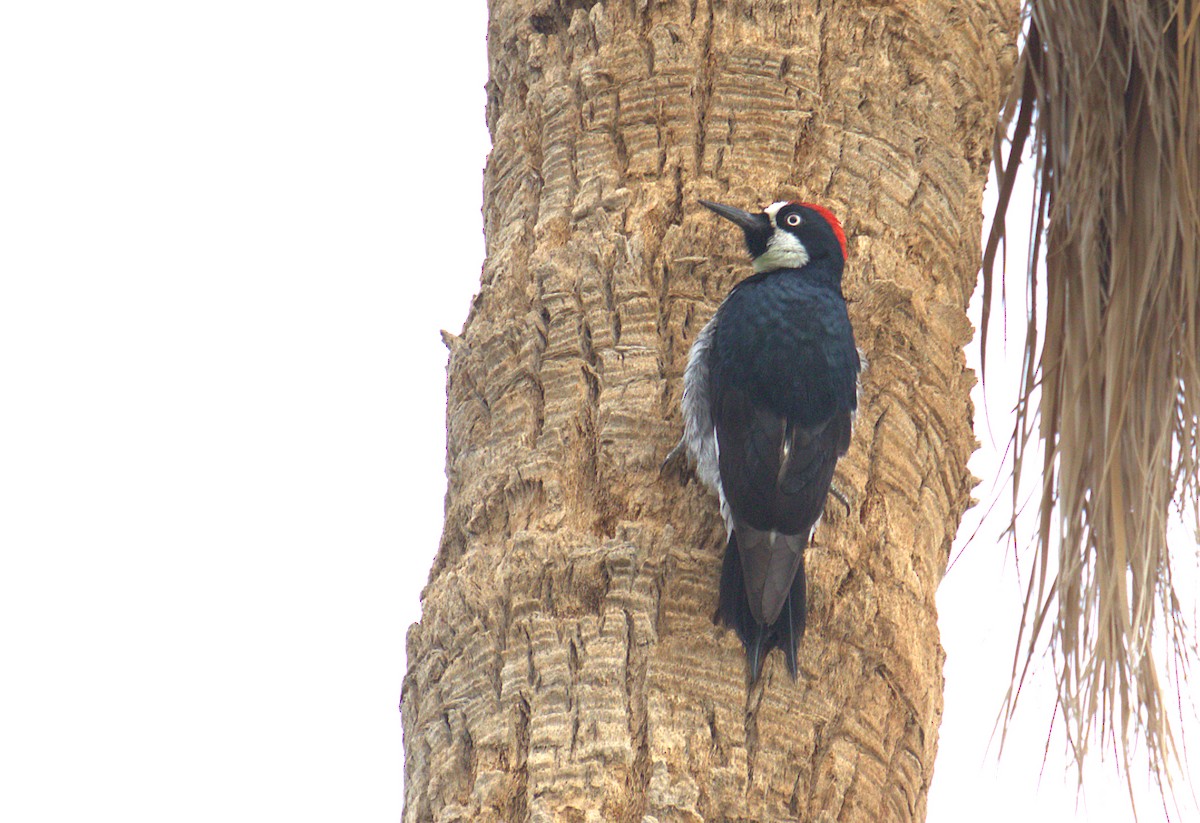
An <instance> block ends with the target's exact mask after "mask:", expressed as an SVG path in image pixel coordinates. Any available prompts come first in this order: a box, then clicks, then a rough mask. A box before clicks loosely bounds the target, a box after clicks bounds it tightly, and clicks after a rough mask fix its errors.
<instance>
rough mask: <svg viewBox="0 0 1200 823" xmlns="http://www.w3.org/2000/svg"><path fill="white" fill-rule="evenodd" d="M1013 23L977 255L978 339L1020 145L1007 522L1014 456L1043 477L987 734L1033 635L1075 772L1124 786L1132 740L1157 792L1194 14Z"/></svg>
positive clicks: (1185, 297)
mask: <svg viewBox="0 0 1200 823" xmlns="http://www.w3.org/2000/svg"><path fill="white" fill-rule="evenodd" d="M1029 14H1030V19H1029V28H1028V37H1027V40H1026V45H1025V49H1024V50H1023V53H1022V55H1021V58H1020V62H1019V64H1018V68H1017V78H1016V82H1015V84H1014V87H1013V93H1012V97H1011V99H1010V101H1009V104H1008V106H1007V107H1006V110H1005V112H1004V115H1003V118H1002V125H1001V129H1000V132H999V134H1000V135H1001V136H1002V135H1003V134H1006V133H1009V132H1010V131H1011V138H1010V142H1011V145H1010V151H1009V159H1008V163H1007V165H1006V166H1004V167H1003V168H1001V167H1000V155H1001V152H1000V149H1001V145H1000V139H999V137H998V140H997V146H996V158H997V172H998V177H999V180H1000V195H1001V196H1000V202H999V207H998V209H997V214H996V217H995V220H994V222H993V226H992V233H991V237H990V239H989V242H988V245H987V251H986V253H985V259H984V296H985V299H984V315H983V339H984V340H986V339H987V322H988V313H987V308H988V306H989V298H990V292H991V282H992V271H993V263H994V260H995V254H996V249H997V246H998V244H999V242H1000V241H1001V239H1002V238H1003V235H1004V211H1005V208H1006V207H1007V205H1008V195H1009V193H1011V190H1012V185H1013V180H1014V177H1015V175H1016V172H1017V166H1018V165H1019V160H1020V157H1021V156H1022V153H1023V151H1024V149H1025V147H1026V143H1027V142H1028V141H1029V140H1032V149H1033V152H1034V156H1035V157H1036V162H1037V170H1036V177H1037V185H1038V190H1037V194H1036V196H1035V198H1034V202H1035V205H1034V215H1033V232H1032V233H1031V237H1033V238H1034V240H1033V246H1034V248H1033V250H1032V252H1031V255H1030V266H1029V277H1030V280H1031V283H1030V286H1031V291H1030V293H1031V294H1037V292H1038V288H1039V284H1038V283H1037V276H1038V265H1037V264H1038V260H1039V256H1040V252H1041V249H1040V244H1041V243H1042V242H1043V240H1044V243H1045V264H1044V281H1045V282H1044V284H1042V286H1043V287H1044V289H1045V294H1046V302H1045V316H1044V317H1039V316H1038V314H1037V312H1036V311H1031V313H1030V315H1029V318H1028V335H1027V338H1026V351H1025V370H1024V377H1023V383H1024V384H1023V386H1022V389H1021V401H1020V403H1019V404H1018V407H1017V408H1018V414H1017V423H1016V425H1015V427H1014V435H1013V439H1014V449H1015V451H1014V454H1015V456H1016V465H1015V469H1014V481H1013V484H1014V488H1013V494H1014V498H1013V500H1014V510H1015V503H1016V500H1017V498H1016V493H1017V486H1018V483H1019V477H1020V473H1021V464H1022V459H1023V457H1024V456H1025V455H1027V454H1029V455H1032V454H1035V453H1036V452H1037V450H1038V448H1039V447H1040V448H1041V449H1042V455H1043V458H1042V460H1043V462H1042V479H1043V482H1042V488H1041V493H1040V495H1035V496H1037V497H1040V519H1039V525H1038V534H1037V537H1036V552H1035V556H1036V562H1035V568H1034V569H1033V570H1032V572H1031V574H1030V580H1029V586H1028V590H1027V594H1026V599H1025V606H1024V612H1023V615H1022V625H1021V636H1020V640H1019V641H1018V649H1017V656H1016V660H1015V661H1014V667H1013V688H1012V689H1011V690H1010V693H1009V699H1008V705H1007V709H1006V722H1007V719H1008V718H1009V717H1011V714H1012V710H1013V709H1014V708H1015V705H1016V698H1017V695H1018V694H1019V691H1020V686H1021V684H1022V682H1023V681H1024V677H1025V674H1026V672H1027V671H1028V667H1029V662H1030V660H1031V659H1032V657H1033V655H1034V654H1035V651H1036V649H1037V648H1038V646H1039V644H1040V643H1041V642H1043V641H1047V642H1048V644H1049V648H1050V651H1051V656H1052V658H1053V660H1054V664H1055V674H1056V678H1057V686H1058V705H1059V710H1060V711H1061V712H1062V715H1063V719H1064V723H1065V730H1066V733H1067V739H1068V741H1069V745H1070V746H1071V749H1072V753H1073V755H1074V757H1075V759H1076V762H1077V763H1078V764H1079V765H1082V762H1083V758H1084V755H1085V754H1086V752H1087V748H1088V744H1089V742H1091V741H1093V740H1097V739H1098V740H1100V741H1101V742H1103V743H1104V744H1106V745H1109V744H1111V746H1112V747H1113V748H1114V749H1116V750H1118V751H1120V752H1121V757H1122V762H1123V764H1124V766H1125V769H1126V774H1127V775H1128V774H1129V766H1130V758H1131V754H1132V752H1133V750H1134V748H1135V746H1136V744H1137V741H1139V740H1142V741H1144V743H1145V748H1146V753H1147V755H1148V758H1149V765H1150V767H1151V770H1152V773H1153V774H1154V775H1155V776H1156V777H1158V778H1160V779H1162V778H1164V777H1166V778H1167V779H1168V780H1169V771H1168V770H1167V768H1166V760H1167V759H1168V758H1169V757H1171V755H1172V753H1173V752H1176V751H1177V749H1175V747H1174V746H1173V743H1172V732H1171V726H1170V724H1169V722H1168V717H1167V713H1166V709H1165V706H1164V703H1165V701H1164V689H1163V686H1162V683H1161V682H1160V679H1159V665H1160V663H1161V661H1162V659H1163V657H1164V653H1165V657H1166V660H1167V662H1168V665H1169V666H1171V667H1172V668H1171V672H1170V673H1171V675H1172V677H1171V679H1173V680H1174V681H1175V685H1176V686H1177V687H1181V686H1182V685H1183V682H1184V678H1185V677H1186V669H1187V665H1188V661H1189V652H1188V647H1187V645H1186V631H1185V629H1186V627H1185V626H1184V623H1183V616H1182V614H1181V611H1180V606H1179V603H1178V601H1177V599H1176V597H1175V593H1174V588H1173V586H1172V582H1171V563H1170V557H1169V555H1168V551H1167V525H1168V522H1169V520H1170V519H1171V515H1172V509H1176V510H1177V512H1178V513H1180V514H1182V513H1183V512H1184V511H1185V510H1186V509H1188V508H1194V507H1195V506H1196V505H1197V502H1198V501H1200V482H1198V480H1197V469H1198V467H1200V432H1198V429H1200V0H1173V2H1151V1H1150V0H1109V1H1108V2H1104V0H1030V2H1029ZM1035 302H1036V301H1035ZM1039 345H1040V347H1041V350H1040V355H1039V352H1038V347H1039ZM1035 404H1036V405H1035ZM1035 427H1036V432H1037V434H1036V437H1035V436H1034V430H1035ZM1031 449H1032V450H1033V451H1030V450H1031ZM1014 518H1015V515H1014ZM1047 633H1048V636H1047ZM1164 788H1165V786H1164Z"/></svg>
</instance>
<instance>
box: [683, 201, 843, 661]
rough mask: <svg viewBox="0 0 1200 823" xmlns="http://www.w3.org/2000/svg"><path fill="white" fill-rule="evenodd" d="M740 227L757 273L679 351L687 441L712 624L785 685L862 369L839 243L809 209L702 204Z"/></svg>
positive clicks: (835, 226)
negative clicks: (706, 541) (777, 656)
mask: <svg viewBox="0 0 1200 823" xmlns="http://www.w3.org/2000/svg"><path fill="white" fill-rule="evenodd" d="M700 203H701V204H702V205H704V206H706V207H707V208H709V209H711V210H712V211H714V212H716V213H717V214H719V215H720V216H721V217H724V218H725V219H727V220H731V221H732V222H734V223H736V224H737V225H738V226H740V227H741V229H742V231H743V232H744V233H745V235H746V248H747V249H748V250H749V252H750V256H751V257H752V258H753V261H754V274H753V275H752V276H750V277H747V278H746V279H745V280H742V281H741V282H739V283H738V284H737V285H736V286H734V287H733V290H732V291H731V292H730V293H729V295H728V296H727V297H726V298H725V300H724V301H723V302H722V303H721V305H720V307H719V308H718V309H717V312H716V314H715V315H713V318H712V319H711V320H710V321H709V322H708V324H707V325H706V326H705V327H704V329H703V330H702V331H701V332H700V334H699V336H698V337H697V338H696V341H695V342H694V343H693V344H692V348H691V351H690V353H689V355H688V365H687V370H686V372H685V373H684V383H683V386H684V388H683V404H682V405H683V419H684V430H683V439H682V440H680V442H679V445H678V446H676V447H675V449H674V451H673V452H672V453H671V455H670V456H668V461H670V460H672V458H675V457H677V456H678V455H679V454H680V452H681V450H683V449H686V451H687V453H688V455H689V456H690V457H691V459H692V461H693V463H694V465H695V470H696V474H697V476H698V477H699V478H700V480H701V481H703V482H704V483H705V484H706V485H708V486H709V487H711V488H712V489H713V490H714V491H715V492H716V493H717V497H718V498H719V500H720V504H721V515H722V517H724V519H725V528H726V531H727V533H728V542H727V544H726V546H725V560H724V564H723V568H722V571H721V590H720V596H719V601H718V606H717V612H716V614H715V615H714V617H713V619H714V620H719V621H720V622H723V623H724V624H725V625H726V626H728V627H730V628H732V629H734V630H735V631H736V632H737V633H738V636H739V637H740V638H741V640H742V643H743V645H744V646H745V647H746V659H747V664H748V670H749V679H750V682H751V683H753V682H754V681H755V680H757V679H758V677H759V675H760V674H761V672H762V665H763V660H764V659H765V658H766V656H767V653H769V652H770V651H771V649H772V648H776V647H778V648H780V649H782V650H783V653H784V655H785V656H786V658H787V666H788V670H789V671H790V672H791V675H792V679H795V678H796V668H797V667H796V649H797V646H798V645H799V643H800V638H801V637H802V636H803V634H804V624H805V603H804V599H805V591H804V550H805V548H806V547H807V545H808V542H809V536H810V535H811V533H812V529H813V527H814V526H815V525H816V523H817V521H818V520H819V519H820V517H821V512H822V511H823V510H824V508H825V500H826V497H827V496H828V494H829V489H830V483H831V482H832V480H833V469H834V466H835V464H836V463H837V461H838V458H839V457H841V456H842V455H843V454H845V453H846V450H847V449H848V448H849V446H850V426H851V421H852V420H853V416H854V412H855V409H856V408H857V405H858V401H857V390H858V372H859V368H860V361H859V354H858V349H857V347H856V346H855V342H854V331H853V329H852V328H851V326H850V317H849V315H848V314H847V312H846V301H845V299H844V298H843V297H842V268H843V266H844V264H845V259H846V235H845V233H844V232H843V231H842V227H841V224H840V223H838V221H837V218H836V217H834V216H833V214H832V213H831V212H830V211H828V210H827V209H825V208H822V207H821V206H816V205H813V204H811V203H796V202H791V203H775V204H773V205H771V206H768V207H767V208H766V209H765V210H764V211H763V212H762V213H760V214H751V213H749V212H745V211H742V210H741V209H736V208H733V207H731V206H723V205H721V204H719V203H711V202H709V201H707V200H701V201H700Z"/></svg>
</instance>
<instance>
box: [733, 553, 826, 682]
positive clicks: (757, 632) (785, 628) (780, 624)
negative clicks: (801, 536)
mask: <svg viewBox="0 0 1200 823" xmlns="http://www.w3.org/2000/svg"><path fill="white" fill-rule="evenodd" d="M713 620H714V622H720V623H724V624H725V625H726V626H728V627H729V628H731V629H733V630H734V631H735V632H737V635H738V637H740V638H741V640H742V645H743V646H745V647H746V666H747V670H748V673H749V677H750V682H751V683H754V682H755V681H756V680H758V678H759V675H761V674H762V667H763V661H764V660H766V657H767V655H768V654H769V653H770V651H771V649H775V648H778V649H781V650H782V651H783V654H784V657H785V658H786V659H787V667H788V672H790V673H791V675H792V680H795V679H796V675H797V669H798V666H797V663H796V650H797V649H798V648H799V646H800V638H801V637H803V636H804V626H805V602H804V558H803V555H801V558H800V566H799V568H798V569H797V570H796V576H795V577H793V578H792V586H791V589H790V591H789V592H788V596H787V600H786V601H785V602H784V604H783V608H782V609H781V610H780V612H779V617H777V618H776V619H775V622H774V623H770V624H766V623H759V622H758V621H757V620H755V619H754V615H753V614H752V613H751V611H750V601H749V599H748V598H747V596H746V584H745V580H744V579H743V574H742V560H741V556H740V555H739V554H738V546H737V535H736V534H735V533H733V532H731V533H730V535H729V543H728V544H727V545H726V546H725V562H724V564H723V566H722V568H721V590H720V594H719V596H718V599H717V612H716V614H714V615H713Z"/></svg>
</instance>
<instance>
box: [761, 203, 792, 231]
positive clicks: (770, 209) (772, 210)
mask: <svg viewBox="0 0 1200 823" xmlns="http://www.w3.org/2000/svg"><path fill="white" fill-rule="evenodd" d="M787 204H788V203H787V201H786V200H780V201H779V202H778V203H772V204H771V205H769V206H767V207H766V208H765V209H763V211H764V212H766V215H767V217H769V218H771V227H772V228H779V227H778V226H776V225H775V215H777V214H779V210H780V209H782V208H783V207H784V206H786V205H787Z"/></svg>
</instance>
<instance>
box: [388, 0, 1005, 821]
mask: <svg viewBox="0 0 1200 823" xmlns="http://www.w3.org/2000/svg"><path fill="white" fill-rule="evenodd" d="M1015 29H1016V5H1015V3H1013V2H1010V1H1009V0H1002V1H1000V0H998V2H973V3H971V2H969V3H965V4H961V3H954V2H940V1H939V0H931V1H930V2H923V3H910V4H900V5H898V6H896V7H891V6H879V5H873V4H865V3H828V2H825V3H819V4H817V3H801V2H796V3H793V2H765V1H760V0H745V1H743V2H731V3H725V2H717V0H711V1H710V2H706V0H693V2H691V3H688V2H653V1H652V0H635V1H634V2H626V1H624V0H622V2H605V3H597V2H583V1H581V0H494V1H493V3H492V8H491V23H490V28H489V50H490V63H491V81H490V82H489V84H488V97H489V105H488V112H487V116H488V123H489V126H490V128H491V131H492V135H493V140H494V149H493V151H492V155H491V158H490V159H489V162H488V167H487V171H486V175H485V207H484V222H485V227H486V233H487V240H488V245H487V249H488V256H487V262H486V264H485V266H484V272H483V282H482V286H481V290H480V294H479V296H478V297H477V298H476V300H475V302H474V305H473V306H472V309H471V314H470V317H469V319H468V321H467V324H466V327H465V330H464V332H463V335H462V337H452V336H448V338H447V340H448V343H449V345H450V349H451V356H450V367H449V407H448V415H447V420H448V426H449V454H448V462H447V465H448V474H449V481H450V488H449V492H448V495H447V499H446V525H445V531H444V534H443V537H442V543H441V547H440V550H439V553H438V556H437V560H436V562H435V564H434V568H433V571H432V574H431V577H430V581H429V585H428V587H427V589H426V590H425V593H424V613H423V618H422V621H421V623H419V624H417V625H414V626H413V627H412V629H411V630H410V632H409V637H408V654H409V672H408V676H407V677H406V679H405V684H404V695H403V701H404V702H403V712H404V742H405V753H406V761H405V778H406V785H405V813H404V814H405V820H406V821H426V820H442V821H448V820H485V821H486V820H496V821H499V820H517V821H523V820H534V821H560V820H561V821H607V820H616V821H654V820H657V821H663V823H665V821H702V820H710V821H718V820H739V819H741V820H791V819H800V820H862V821H881V820H897V821H907V820H921V819H923V818H924V815H925V799H926V793H927V790H928V786H929V782H930V779H931V777H932V774H933V759H934V753H935V750H936V746H937V730H938V723H939V720H940V716H941V709H942V674H941V672H942V661H943V652H942V649H941V646H940V644H939V642H938V634H937V626H936V611H935V605H934V592H935V590H936V588H937V585H938V582H939V581H940V579H941V576H942V573H943V570H944V568H945V564H946V560H947V553H948V550H949V546H950V542H951V539H952V538H953V536H954V532H955V529H956V527H957V524H958V521H959V517H960V515H961V513H962V511H963V510H964V508H965V507H966V506H967V505H968V500H969V493H970V488H971V484H972V481H971V477H970V475H969V473H968V471H967V468H966V463H967V458H968V456H969V455H970V453H971V451H972V449H973V447H974V437H973V435H972V430H971V407H970V401H969V399H968V392H969V389H970V387H971V385H972V383H973V381H974V378H973V376H972V374H971V373H970V372H969V371H968V370H967V369H966V367H965V362H964V357H963V354H962V347H963V345H964V344H965V343H966V342H967V340H968V339H969V337H970V334H971V328H970V325H969V323H968V321H967V318H966V314H965V308H966V305H967V300H968V297H969V295H970V292H971V290H972V288H973V286H974V282H975V274H976V270H977V267H978V260H979V240H978V238H979V230H980V219H981V215H980V202H981V196H982V190H983V185H984V182H985V178H986V176H987V163H988V159H989V147H990V145H991V135H992V128H993V125H994V123H995V115H996V112H997V111H998V108H999V105H1000V102H1001V99H1002V95H1003V93H1004V92H1005V91H1006V90H1007V81H1008V75H1009V72H1010V69H1011V64H1012V60H1013V57H1014V52H1013V48H1012V44H1013V41H1014V37H1015ZM697 197H706V198H712V199H716V200H720V201H722V202H727V203H732V204H735V205H740V206H747V207H752V206H754V205H756V204H759V203H763V202H771V201H773V200H777V199H790V198H796V197H798V198H802V199H806V200H814V201H817V202H820V203H822V204H825V205H827V206H829V207H830V208H832V209H833V210H834V212H835V213H837V214H838V215H839V216H840V217H841V218H842V220H843V222H844V223H845V225H846V230H847V234H848V235H849V237H850V252H849V261H848V265H847V275H846V282H845V291H846V296H847V298H848V300H849V303H850V312H851V317H852V319H853V321H854V324H855V328H856V331H857V335H858V341H859V345H860V346H861V348H862V349H863V351H864V353H865V355H866V358H867V360H868V361H869V363H870V366H869V368H868V370H867V372H866V373H865V376H864V380H863V387H862V404H861V408H860V413H859V416H858V420H857V423H856V427H855V432H854V441H853V444H852V446H851V450H850V453H849V454H848V455H847V456H846V457H845V458H844V459H843V461H842V463H841V464H840V467H839V471H838V477H837V478H836V479H835V484H836V485H837V486H838V487H839V488H840V489H841V490H842V491H843V493H844V494H845V495H846V497H847V499H848V500H849V501H850V506H851V509H852V511H851V513H850V515H849V516H847V515H846V513H845V509H844V508H842V507H841V506H840V505H839V504H838V503H836V502H834V503H832V504H831V505H830V506H829V508H828V510H827V513H826V518H825V520H824V522H823V524H822V525H821V526H820V527H819V528H818V529H817V532H816V537H815V542H816V545H815V546H814V547H813V548H811V549H810V550H809V554H808V557H809V559H808V569H809V629H808V634H807V635H806V636H805V638H804V640H803V642H802V643H801V646H800V666H801V677H800V680H799V682H796V683H793V682H791V681H790V679H789V678H788V677H787V675H786V672H785V670H784V666H783V662H782V658H781V657H780V656H779V655H778V654H776V655H773V656H772V657H771V658H770V659H769V660H768V661H767V665H766V668H765V670H764V677H763V679H762V680H761V681H760V682H759V684H758V685H757V686H755V687H754V688H753V689H749V690H748V689H747V685H746V677H745V667H744V662H743V653H742V649H741V645H740V643H739V642H738V640H737V638H736V637H735V636H734V634H733V633H732V632H730V631H727V630H725V629H722V628H718V627H716V626H714V625H713V624H712V622H711V619H710V618H711V615H712V613H713V610H714V608H715V606H716V588H717V580H718V574H719V571H720V559H721V550H722V548H723V546H722V543H723V529H722V527H721V525H720V522H719V517H718V513H717V506H716V501H715V499H714V498H712V497H711V496H709V495H708V494H707V493H705V492H704V490H703V489H702V488H701V487H700V486H699V485H698V484H697V483H696V482H695V480H694V479H693V480H689V481H688V482H687V483H686V484H681V483H680V482H679V479H678V478H671V477H662V476H660V474H659V465H660V463H661V462H662V459H663V457H664V456H665V455H666V453H667V451H668V450H669V449H670V447H671V446H672V445H673V444H674V442H675V441H676V440H677V439H678V437H679V434H680V425H681V424H680V419H679V411H678V409H679V395H680V390H681V376H682V372H683V367H684V364H685V361H686V357H687V349H688V345H689V344H690V343H691V341H692V340H693V339H694V337H695V335H696V333H697V332H698V331H699V330H700V328H701V327H702V326H703V324H704V322H705V321H706V320H707V319H708V318H709V317H710V316H711V314H712V312H713V310H714V309H715V307H716V306H717V304H718V303H719V302H720V300H721V299H722V297H723V296H724V295H725V294H726V293H727V292H728V290H729V289H730V288H731V287H732V286H733V284H734V283H735V282H737V280H739V279H740V278H742V277H744V276H746V275H747V274H748V273H749V266H748V263H747V261H746V259H745V258H744V256H743V254H742V251H741V248H740V238H739V237H738V235H737V232H736V230H735V229H732V228H731V227H730V226H729V225H728V224H726V223H724V222H723V221H720V220H718V219H716V218H715V217H714V216H713V215H711V214H709V213H707V212H705V211H704V210H703V209H701V208H699V207H698V206H697V204H696V198H697ZM469 228H470V227H469V225H468V226H465V227H464V229H465V230H469Z"/></svg>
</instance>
